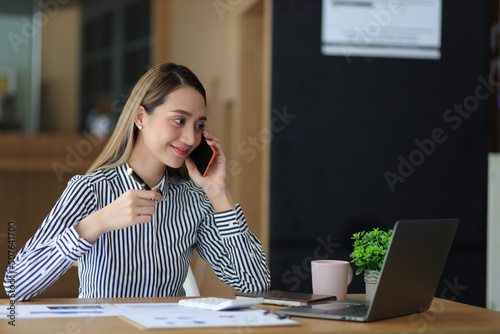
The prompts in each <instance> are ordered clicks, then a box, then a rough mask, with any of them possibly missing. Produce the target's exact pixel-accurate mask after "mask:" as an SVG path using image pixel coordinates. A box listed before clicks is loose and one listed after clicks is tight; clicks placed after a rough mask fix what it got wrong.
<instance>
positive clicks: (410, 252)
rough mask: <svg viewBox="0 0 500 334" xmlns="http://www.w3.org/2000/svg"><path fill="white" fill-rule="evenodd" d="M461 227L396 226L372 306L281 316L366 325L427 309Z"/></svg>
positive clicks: (439, 222) (309, 309) (321, 307)
mask: <svg viewBox="0 0 500 334" xmlns="http://www.w3.org/2000/svg"><path fill="white" fill-rule="evenodd" d="M457 226H458V220H457V219H436V220H400V221H398V222H396V225H395V226H394V229H393V235H392V239H391V242H390V244H389V248H388V249H387V253H386V255H385V260H384V264H383V265H382V269H381V271H380V277H379V281H378V284H377V288H376V291H375V295H374V297H373V301H372V302H371V303H366V302H359V301H358V302H355V301H349V300H345V301H342V300H339V301H336V302H326V303H321V304H314V305H305V306H296V307H291V308H286V309H282V310H278V311H276V313H277V314H280V315H291V316H298V317H309V318H323V319H333V320H349V321H363V322H367V321H375V320H380V319H387V318H393V317H398V316H402V315H407V314H412V313H418V312H423V311H426V310H428V309H429V307H430V305H431V302H432V299H433V298H434V294H435V293H436V289H437V286H438V283H439V280H440V278H441V274H442V271H443V267H444V264H445V262H446V258H447V257H448V253H449V250H450V247H451V243H452V241H453V238H454V236H455V231H456V229H457Z"/></svg>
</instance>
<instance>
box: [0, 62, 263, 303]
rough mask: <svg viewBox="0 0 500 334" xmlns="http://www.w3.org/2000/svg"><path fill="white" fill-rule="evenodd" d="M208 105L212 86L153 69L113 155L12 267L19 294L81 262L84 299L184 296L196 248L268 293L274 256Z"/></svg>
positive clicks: (77, 182)
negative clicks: (233, 173) (200, 155)
mask: <svg viewBox="0 0 500 334" xmlns="http://www.w3.org/2000/svg"><path fill="white" fill-rule="evenodd" d="M205 106H206V95H205V89H204V88H203V86H202V84H201V83H200V82H199V80H198V78H197V77H196V76H195V75H194V74H193V73H192V72H191V71H190V70H189V69H187V68H186V67H184V66H181V65H176V64H172V63H168V64H162V65H158V66H156V67H154V68H152V69H151V70H149V71H148V72H147V73H146V74H145V75H144V76H143V77H142V78H141V79H140V80H139V82H138V83H137V85H136V86H135V88H134V89H133V91H132V93H131V96H130V98H129V99H128V101H127V103H126V105H125V107H124V110H123V111H122V114H121V116H120V119H119V120H118V123H117V125H116V128H115V130H114V132H113V134H112V135H111V137H110V139H109V141H108V143H107V145H106V147H105V148H104V150H103V152H102V153H101V154H100V155H99V157H98V158H97V159H96V161H95V162H94V163H93V165H92V166H91V167H90V169H89V170H88V172H87V174H86V175H84V176H81V175H77V176H75V177H73V178H72V179H71V180H70V182H69V183H68V186H67V188H66V190H65V191H64V193H63V194H62V197H61V198H60V199H59V200H58V202H57V203H56V205H55V207H54V208H53V209H52V211H51V212H50V213H49V215H48V216H47V218H46V219H45V221H44V222H43V224H42V226H41V227H40V228H39V230H38V231H37V232H36V234H35V235H34V236H33V237H32V238H31V239H30V240H29V241H28V242H27V244H26V245H25V246H24V247H23V248H22V249H21V250H20V252H19V253H18V254H17V257H16V259H15V267H9V268H8V270H7V274H6V276H5V280H4V286H5V288H6V289H7V291H9V289H10V286H11V282H12V279H14V280H15V293H14V294H10V293H9V292H8V294H9V295H10V298H11V299H15V300H29V299H31V298H33V297H34V296H36V295H37V294H39V293H40V292H42V291H43V290H44V289H45V288H47V287H48V286H49V285H50V284H52V283H53V282H55V281H56V280H57V279H58V278H59V277H60V276H61V275H62V274H64V273H65V272H66V270H68V269H69V268H70V267H71V266H72V264H73V263H74V262H75V261H78V264H79V267H78V270H79V272H78V274H79V278H80V289H79V292H80V294H79V296H80V297H88V298H105V297H152V296H183V295H184V294H185V292H184V289H183V287H182V286H183V283H184V280H185V278H186V275H187V272H188V268H189V263H190V261H191V258H192V256H193V250H194V249H196V250H197V252H198V253H199V254H200V256H201V258H203V260H205V261H206V262H207V263H208V264H209V265H210V266H211V267H212V269H213V270H214V272H215V273H216V274H217V276H218V277H219V278H220V279H221V280H222V281H223V282H225V283H227V284H229V285H231V286H233V287H234V288H235V289H237V290H238V291H242V292H247V291H257V290H264V289H266V288H268V286H269V282H270V275H269V271H268V268H267V265H266V258H265V254H264V252H263V250H262V247H261V244H260V242H259V240H258V239H257V238H256V237H255V236H254V235H253V234H252V233H251V232H250V231H249V230H248V226H247V223H246V221H245V218H244V216H243V212H242V210H241V207H240V206H239V205H235V203H234V202H233V200H232V198H231V194H230V192H229V190H228V188H227V185H226V159H225V156H224V153H223V151H222V148H221V145H220V144H219V141H218V140H217V139H216V138H214V137H212V136H211V135H210V134H209V133H208V132H206V131H205V130H204V127H205V121H206V119H207V118H206V112H205ZM202 132H204V134H205V137H206V138H207V142H208V143H209V144H210V145H213V146H214V147H215V149H216V151H217V155H216V158H215V160H214V162H213V163H212V166H211V169H210V171H209V173H208V175H207V176H206V177H202V176H201V175H200V173H199V172H198V170H197V169H196V167H195V166H194V163H193V162H192V160H191V159H190V158H189V154H190V153H191V152H192V151H193V149H195V148H196V147H197V146H198V145H199V144H200V142H201V140H202ZM129 168H133V170H134V171H135V173H136V174H137V175H139V176H140V178H142V179H143V180H144V182H145V183H146V184H148V185H151V186H153V185H154V187H152V188H153V190H144V189H143V188H142V186H141V185H140V184H139V183H138V182H136V181H135V180H134V179H133V178H132V177H131V176H130V175H128V174H127V170H128V169H129ZM189 177H191V179H192V181H191V180H189Z"/></svg>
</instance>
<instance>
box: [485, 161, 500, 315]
mask: <svg viewBox="0 0 500 334" xmlns="http://www.w3.org/2000/svg"><path fill="white" fill-rule="evenodd" d="M488 174H489V175H488V236H487V238H488V239H487V240H488V250H487V261H488V262H487V288H486V307H488V308H490V309H493V310H497V311H500V286H499V285H500V260H499V256H500V240H499V236H500V154H499V153H490V157H489V168H488Z"/></svg>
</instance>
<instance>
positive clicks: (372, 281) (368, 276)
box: [364, 270, 380, 302]
mask: <svg viewBox="0 0 500 334" xmlns="http://www.w3.org/2000/svg"><path fill="white" fill-rule="evenodd" d="M364 275H365V288H366V301H367V302H371V301H372V300H373V295H375V289H376V288H377V282H378V277H379V275H380V273H379V272H378V271H376V270H365V271H364Z"/></svg>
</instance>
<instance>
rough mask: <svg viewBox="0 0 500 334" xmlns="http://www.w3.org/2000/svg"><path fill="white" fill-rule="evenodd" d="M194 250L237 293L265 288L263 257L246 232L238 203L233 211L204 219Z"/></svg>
mask: <svg viewBox="0 0 500 334" xmlns="http://www.w3.org/2000/svg"><path fill="white" fill-rule="evenodd" d="M197 251H198V253H199V254H200V256H201V258H202V259H203V260H204V261H205V262H207V263H208V264H209V265H210V267H211V268H212V270H213V271H214V272H215V273H216V275H217V276H218V277H219V278H220V279H221V280H222V281H223V282H224V283H226V284H229V285H231V286H232V287H233V288H235V289H236V290H238V291H239V292H252V291H261V290H266V289H268V288H269V284H270V281H271V275H270V273H269V269H268V267H267V262H266V255H265V254H264V251H263V249H262V244H261V242H260V241H259V240H258V239H257V237H255V235H253V234H252V233H251V232H250V230H249V229H248V225H247V222H246V220H245V216H244V215H243V210H242V209H241V206H240V205H239V204H238V205H236V207H235V209H234V210H230V211H224V212H219V213H214V214H211V215H208V216H207V217H206V219H205V220H204V221H203V222H202V223H201V226H200V229H199V232H198V243H197Z"/></svg>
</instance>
